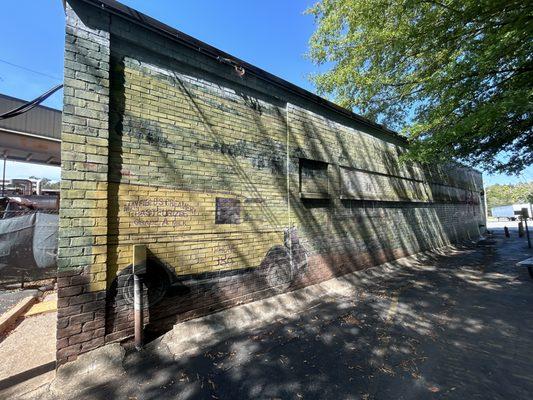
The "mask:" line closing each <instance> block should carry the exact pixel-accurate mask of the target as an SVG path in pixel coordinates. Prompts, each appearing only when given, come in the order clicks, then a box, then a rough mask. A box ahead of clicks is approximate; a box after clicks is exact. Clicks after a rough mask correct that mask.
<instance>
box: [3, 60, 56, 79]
mask: <svg viewBox="0 0 533 400" xmlns="http://www.w3.org/2000/svg"><path fill="white" fill-rule="evenodd" d="M0 62H3V63H4V64H7V65H11V66H12V67H15V68H20V69H23V70H25V71H28V72H33V73H34V74H38V75H42V76H46V77H47V78H52V79H54V80H56V81H59V82H62V81H63V79H61V78H59V77H57V76H53V75H49V74H47V73H44V72H39V71H36V70H34V69H31V68H27V67H24V66H22V65H18V64H15V63H12V62H10V61H6V60H2V59H1V58H0Z"/></svg>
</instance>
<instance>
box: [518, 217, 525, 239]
mask: <svg viewBox="0 0 533 400" xmlns="http://www.w3.org/2000/svg"><path fill="white" fill-rule="evenodd" d="M523 236H524V224H523V223H522V221H520V222H519V223H518V237H523Z"/></svg>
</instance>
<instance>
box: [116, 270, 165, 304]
mask: <svg viewBox="0 0 533 400" xmlns="http://www.w3.org/2000/svg"><path fill="white" fill-rule="evenodd" d="M142 283H143V292H144V293H145V297H144V301H145V302H146V293H147V294H148V305H150V306H154V305H156V304H157V303H159V302H160V301H161V300H163V298H164V297H165V295H166V293H167V291H168V288H169V286H170V281H169V279H168V276H167V274H166V272H165V271H162V270H161V268H160V267H154V266H148V269H147V273H146V274H144V275H142ZM123 293H124V299H125V300H126V301H127V302H128V303H130V304H133V274H131V273H130V274H129V275H128V278H127V280H126V282H125V284H124V288H123ZM144 305H145V306H146V304H144Z"/></svg>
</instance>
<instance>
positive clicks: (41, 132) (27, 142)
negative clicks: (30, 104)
mask: <svg viewBox="0 0 533 400" xmlns="http://www.w3.org/2000/svg"><path fill="white" fill-rule="evenodd" d="M25 103H26V101H25V100H21V99H17V98H15V97H11V96H6V95H4V94H0V114H2V113H4V112H7V111H10V110H12V109H14V108H16V107H19V106H21V105H22V104H25ZM4 155H6V157H7V159H8V160H14V161H25V162H33V163H38V164H50V165H61V111H60V110H56V109H53V108H50V107H45V106H37V107H35V108H33V109H31V110H30V111H28V112H26V113H24V114H21V115H19V116H16V117H13V118H8V119H4V120H0V156H1V157H3V156H4Z"/></svg>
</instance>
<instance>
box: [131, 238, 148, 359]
mask: <svg viewBox="0 0 533 400" xmlns="http://www.w3.org/2000/svg"><path fill="white" fill-rule="evenodd" d="M144 274H146V246H145V245H143V244H135V245H133V312H134V317H135V322H134V323H135V326H134V327H135V348H136V349H137V350H141V349H142V346H143V290H142V278H141V276H140V275H144Z"/></svg>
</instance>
